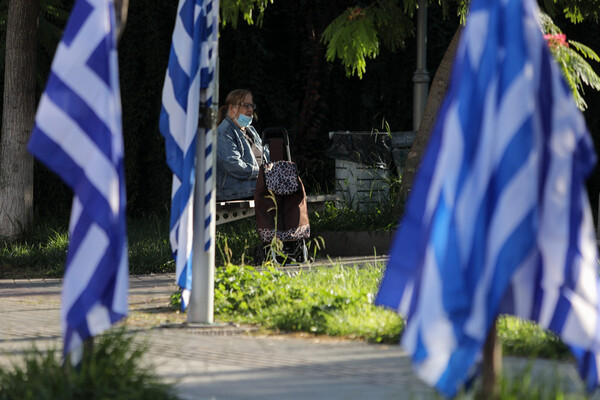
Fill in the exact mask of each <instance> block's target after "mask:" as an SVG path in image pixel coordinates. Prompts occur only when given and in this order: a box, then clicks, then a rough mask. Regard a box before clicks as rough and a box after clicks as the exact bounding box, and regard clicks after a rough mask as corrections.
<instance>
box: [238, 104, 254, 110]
mask: <svg viewBox="0 0 600 400" xmlns="http://www.w3.org/2000/svg"><path fill="white" fill-rule="evenodd" d="M239 105H240V106H242V107H244V108H245V109H246V110H249V109H250V107H252V109H253V110H256V104H254V103H240V104H239Z"/></svg>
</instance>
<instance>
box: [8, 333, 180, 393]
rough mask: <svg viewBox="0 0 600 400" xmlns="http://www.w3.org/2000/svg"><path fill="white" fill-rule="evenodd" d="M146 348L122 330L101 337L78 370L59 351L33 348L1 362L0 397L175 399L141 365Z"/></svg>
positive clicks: (151, 373)
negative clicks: (7, 363) (7, 364)
mask: <svg viewBox="0 0 600 400" xmlns="http://www.w3.org/2000/svg"><path fill="white" fill-rule="evenodd" d="M146 349H147V346H146V345H138V344H134V342H133V337H132V336H127V335H126V334H125V333H124V332H123V331H116V332H114V333H109V334H107V335H103V336H99V337H98V338H96V341H95V343H94V346H93V350H92V351H91V353H90V354H87V356H86V357H84V360H83V361H82V364H81V368H80V370H75V369H74V368H72V367H71V366H70V364H67V365H66V366H64V367H63V365H62V363H61V362H60V357H59V356H58V354H57V353H58V352H57V351H55V350H50V351H47V352H41V351H39V350H37V349H33V350H32V351H31V352H29V353H27V354H26V356H25V358H24V363H14V365H13V366H12V369H8V368H6V369H5V368H2V367H0V400H8V399H20V400H54V399H63V400H70V399H89V400H94V399H128V400H135V399H139V400H142V399H150V398H151V399H165V400H167V399H169V400H171V399H172V400H175V399H177V397H176V396H175V393H174V390H173V388H172V387H171V386H169V385H166V384H163V383H161V382H160V381H159V379H158V378H157V377H156V375H155V374H154V372H153V371H152V370H151V369H150V368H149V367H146V366H142V365H143V362H142V356H143V354H144V352H145V351H146ZM21 364H22V365H21Z"/></svg>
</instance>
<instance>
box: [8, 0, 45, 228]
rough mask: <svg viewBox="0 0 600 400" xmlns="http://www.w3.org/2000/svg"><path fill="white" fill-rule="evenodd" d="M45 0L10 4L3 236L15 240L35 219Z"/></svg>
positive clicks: (24, 0) (19, 1)
mask: <svg viewBox="0 0 600 400" xmlns="http://www.w3.org/2000/svg"><path fill="white" fill-rule="evenodd" d="M38 10H39V0H9V2H8V18H7V23H6V63H5V71H4V107H3V112H2V135H1V137H0V238H2V237H4V238H7V239H13V238H15V237H16V236H18V235H19V234H20V233H21V232H22V231H23V230H24V229H25V228H27V227H28V226H29V225H30V224H31V222H32V220H33V157H32V156H31V155H30V154H29V153H28V152H27V142H28V141H29V135H30V133H31V129H32V128H33V123H34V119H35V107H36V96H35V72H36V70H35V58H36V38H37V29H38V22H37V18H38Z"/></svg>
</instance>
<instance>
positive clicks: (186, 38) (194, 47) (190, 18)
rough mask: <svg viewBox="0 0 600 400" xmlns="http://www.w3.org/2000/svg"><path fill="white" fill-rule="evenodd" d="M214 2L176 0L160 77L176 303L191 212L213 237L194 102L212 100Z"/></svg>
mask: <svg viewBox="0 0 600 400" xmlns="http://www.w3.org/2000/svg"><path fill="white" fill-rule="evenodd" d="M218 16H219V3H218V1H216V0H180V1H179V6H178V8H177V19H176V21H175V29H174V31H173V39H172V47H171V54H170V56H169V65H168V69H167V73H166V77H165V83H164V86H163V96H162V110H161V113H160V131H161V133H162V135H163V136H164V137H165V147H166V153H167V164H168V165H169V168H171V171H173V187H172V192H171V222H170V234H169V238H170V242H171V249H172V251H173V257H174V258H175V265H176V279H177V283H178V285H179V286H180V287H181V288H182V300H183V301H182V307H183V309H185V308H186V307H187V305H188V302H189V296H190V290H191V287H192V239H193V235H194V232H193V215H194V212H200V213H201V215H202V217H201V218H202V219H203V220H204V226H205V231H204V238H205V240H204V249H205V251H208V249H209V248H210V246H211V242H212V240H213V238H212V235H211V231H210V222H211V220H212V218H214V216H213V215H212V212H211V208H210V204H211V199H212V196H213V186H214V184H213V175H214V174H213V153H214V151H213V147H212V143H213V139H212V138H213V132H212V131H211V129H210V128H206V129H204V128H202V129H198V120H199V118H203V117H204V115H200V114H199V106H200V104H203V105H204V106H205V107H206V108H208V107H210V106H211V105H212V101H213V92H212V91H213V82H214V78H215V68H216V60H217V35H218ZM197 132H198V134H199V135H204V136H205V139H206V140H205V143H206V148H205V149H204V153H203V155H204V157H203V159H201V160H198V161H196V134H197ZM196 162H199V163H204V165H205V168H206V169H205V171H206V174H205V176H204V182H200V183H199V184H202V185H204V187H205V198H204V199H202V203H201V204H196V207H197V208H196V210H195V211H194V201H193V200H194V184H195V172H196Z"/></svg>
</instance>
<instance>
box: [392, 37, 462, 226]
mask: <svg viewBox="0 0 600 400" xmlns="http://www.w3.org/2000/svg"><path fill="white" fill-rule="evenodd" d="M461 31H462V25H459V27H458V29H457V30H456V33H455V34H454V36H453V37H452V41H451V42H450V45H449V46H448V49H447V50H446V53H445V54H444V57H443V58H442V62H441V63H440V66H439V67H438V69H437V71H436V73H435V76H434V78H433V82H432V83H431V89H430V90H429V96H428V97H427V104H426V105H425V111H424V113H423V118H422V119H421V124H420V125H419V131H418V132H417V135H416V137H415V141H414V143H413V145H412V148H411V149H410V153H409V154H408V157H407V159H406V165H405V166H404V170H403V171H402V182H401V183H400V189H399V192H398V197H397V199H396V206H395V212H396V215H397V216H400V215H401V214H402V213H403V208H404V204H405V202H406V199H407V198H408V195H409V193H410V189H411V187H412V184H413V180H414V178H415V174H416V172H417V169H418V168H419V166H420V164H421V159H422V158H423V154H424V153H425V149H426V148H427V143H428V142H429V135H430V134H431V130H432V129H433V124H434V123H435V120H436V118H437V113H438V110H439V109H440V106H441V104H442V101H443V100H444V97H445V95H446V89H447V88H448V83H449V81H450V75H451V73H452V65H453V63H454V55H455V54H456V49H457V47H458V42H459V39H460V33H461Z"/></svg>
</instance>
